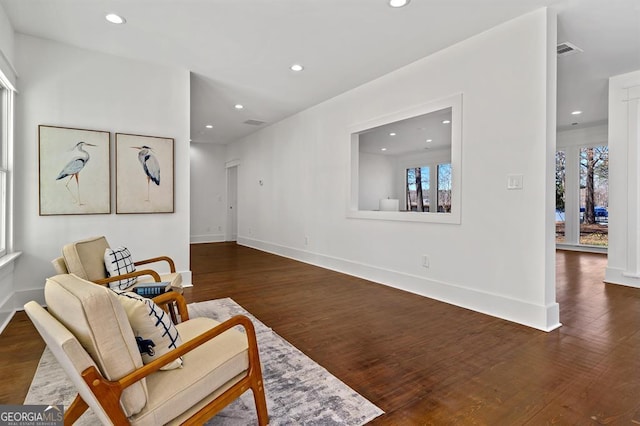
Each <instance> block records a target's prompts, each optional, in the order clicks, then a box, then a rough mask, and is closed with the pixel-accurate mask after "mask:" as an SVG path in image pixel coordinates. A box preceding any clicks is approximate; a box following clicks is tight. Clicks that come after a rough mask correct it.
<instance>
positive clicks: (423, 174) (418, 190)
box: [406, 166, 430, 212]
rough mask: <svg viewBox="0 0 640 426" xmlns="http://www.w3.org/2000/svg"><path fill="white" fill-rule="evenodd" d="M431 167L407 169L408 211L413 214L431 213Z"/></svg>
mask: <svg viewBox="0 0 640 426" xmlns="http://www.w3.org/2000/svg"><path fill="white" fill-rule="evenodd" d="M429 177H430V176H429V167H428V166H423V167H415V168H411V169H407V171H406V182H407V210H408V211H412V212H428V211H429V190H430V179H429Z"/></svg>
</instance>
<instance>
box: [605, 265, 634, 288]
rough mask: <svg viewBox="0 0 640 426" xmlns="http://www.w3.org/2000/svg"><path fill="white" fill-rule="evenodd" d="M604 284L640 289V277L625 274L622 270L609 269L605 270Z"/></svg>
mask: <svg viewBox="0 0 640 426" xmlns="http://www.w3.org/2000/svg"><path fill="white" fill-rule="evenodd" d="M604 282H605V283H607V284H617V285H625V286H628V287H635V288H640V275H634V274H631V273H628V272H625V271H624V269H621V268H611V267H608V268H607V269H606V270H605V275H604Z"/></svg>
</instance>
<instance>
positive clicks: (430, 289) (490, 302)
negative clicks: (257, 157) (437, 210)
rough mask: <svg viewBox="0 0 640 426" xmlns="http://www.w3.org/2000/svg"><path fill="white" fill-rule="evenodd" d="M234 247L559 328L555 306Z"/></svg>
mask: <svg viewBox="0 0 640 426" xmlns="http://www.w3.org/2000/svg"><path fill="white" fill-rule="evenodd" d="M238 244H240V245H244V246H247V247H251V248H255V249H258V250H262V251H265V252H268V253H273V254H277V255H279V256H284V257H288V258H291V259H294V260H298V261H301V262H305V263H309V264H312V265H315V266H320V267H323V268H326V269H330V270H333V271H337V272H341V273H344V274H347V275H352V276H355V277H358V278H363V279H366V280H369V281H373V282H376V283H379V284H383V285H386V286H389V287H394V288H397V289H400V290H404V291H408V292H411V293H415V294H418V295H421V296H425V297H429V298H431V299H436V300H439V301H442V302H445V303H449V304H452V305H456V306H460V307H463V308H466V309H471V310H473V311H476V312H480V313H483V314H487V315H491V316H494V317H498V318H502V319H505V320H508V321H512V322H516V323H518V324H523V325H526V326H529V327H533V328H536V329H538V330H543V331H551V330H554V329H556V328H558V327H560V326H561V325H562V324H561V323H560V322H559V318H560V313H559V312H560V307H559V305H558V304H557V303H553V304H550V305H548V306H543V305H535V304H532V303H529V302H525V301H522V300H518V299H512V298H509V297H505V296H501V295H498V294H492V293H487V292H483V291H479V290H476V289H472V288H469V287H464V286H460V285H456V284H450V283H445V282H440V281H436V280H430V279H426V278H424V277H418V276H416V275H412V274H407V273H404V272H399V271H393V270H389V269H384V268H380V267H377V266H372V265H368V264H364V263H359V262H354V261H351V260H348V259H342V258H338V257H333V256H327V255H322V254H318V253H313V252H310V251H306V250H300V249H296V248H292V247H286V246H282V245H278V244H273V243H270V242H267V241H261V240H256V239H252V238H246V237H238Z"/></svg>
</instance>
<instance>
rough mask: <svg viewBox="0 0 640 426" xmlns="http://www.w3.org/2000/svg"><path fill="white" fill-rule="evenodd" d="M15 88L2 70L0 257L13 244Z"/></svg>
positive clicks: (0, 74)
mask: <svg viewBox="0 0 640 426" xmlns="http://www.w3.org/2000/svg"><path fill="white" fill-rule="evenodd" d="M14 98H15V88H14V87H13V85H12V84H11V83H10V82H9V80H8V79H7V78H6V77H5V76H4V74H3V73H2V72H1V71H0V103H1V109H0V113H1V114H0V120H1V124H2V125H1V127H0V130H1V131H0V156H1V158H0V209H1V211H0V258H2V257H4V256H6V255H8V254H9V253H11V251H12V246H13V226H12V224H13V220H12V219H13V215H12V208H13V207H12V206H13V196H12V195H13V194H12V187H13V184H12V177H13V176H12V170H13V135H14V133H13V131H14V127H13V126H14Z"/></svg>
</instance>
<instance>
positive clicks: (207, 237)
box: [191, 234, 225, 244]
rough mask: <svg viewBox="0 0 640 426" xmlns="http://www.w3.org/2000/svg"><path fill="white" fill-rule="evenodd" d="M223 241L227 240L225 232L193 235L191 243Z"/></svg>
mask: <svg viewBox="0 0 640 426" xmlns="http://www.w3.org/2000/svg"><path fill="white" fill-rule="evenodd" d="M223 241H225V237H224V234H203V235H192V236H191V244H200V243H220V242H223Z"/></svg>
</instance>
